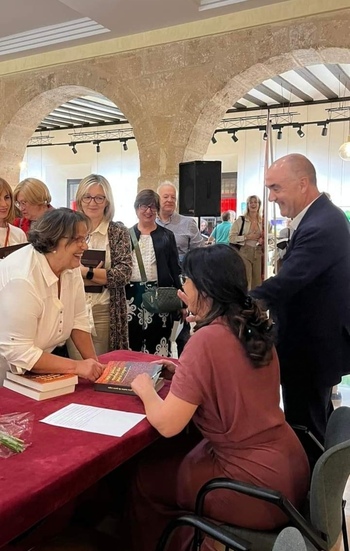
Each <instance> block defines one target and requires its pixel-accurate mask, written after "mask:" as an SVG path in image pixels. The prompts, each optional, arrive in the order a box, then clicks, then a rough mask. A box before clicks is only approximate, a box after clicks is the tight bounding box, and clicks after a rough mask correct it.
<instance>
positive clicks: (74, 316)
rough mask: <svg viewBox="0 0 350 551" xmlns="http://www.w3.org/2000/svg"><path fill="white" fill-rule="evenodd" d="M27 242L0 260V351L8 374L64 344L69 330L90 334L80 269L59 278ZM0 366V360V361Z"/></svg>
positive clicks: (65, 273)
mask: <svg viewBox="0 0 350 551" xmlns="http://www.w3.org/2000/svg"><path fill="white" fill-rule="evenodd" d="M60 282H61V292H60V298H59V297H58V277H57V276H56V275H55V274H54V272H53V271H52V270H51V268H50V265H49V263H48V261H47V259H46V257H45V255H43V254H41V253H39V252H37V251H36V250H35V249H34V248H33V247H32V246H31V245H28V246H27V247H23V248H22V249H19V250H18V251H16V252H14V253H12V254H10V255H9V256H7V257H6V258H5V259H4V260H2V261H1V263H0V312H1V318H2V319H1V324H0V354H1V355H2V356H3V358H5V368H7V369H9V368H10V369H11V371H13V372H14V373H23V372H24V371H25V370H28V369H31V368H32V367H33V366H34V365H35V364H36V362H37V361H38V360H39V358H40V357H41V355H42V353H43V352H52V350H53V349H54V348H55V347H56V346H58V345H62V344H64V343H65V341H66V340H67V339H68V337H69V336H70V334H71V332H72V330H73V329H80V330H82V331H86V332H88V333H90V326H89V320H88V316H87V309H86V301H85V293H84V284H83V279H82V277H81V273H80V268H76V269H74V270H65V271H64V272H62V274H61V277H60ZM2 367H3V368H4V362H2Z"/></svg>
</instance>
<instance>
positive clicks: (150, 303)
mask: <svg viewBox="0 0 350 551" xmlns="http://www.w3.org/2000/svg"><path fill="white" fill-rule="evenodd" d="M130 236H131V240H132V243H133V245H134V250H135V254H136V258H137V263H138V265H139V270H140V275H141V281H142V282H143V283H144V284H145V288H146V291H145V292H144V293H143V294H142V303H143V307H144V308H145V310H147V311H148V312H150V313H151V314H167V313H169V312H175V310H181V308H182V301H181V300H180V299H179V297H178V296H177V289H176V288H175V287H157V286H156V285H152V284H148V283H147V276H146V270H145V266H144V264H143V260H142V255H141V250H140V246H139V242H138V240H137V238H136V234H135V231H134V228H131V229H130Z"/></svg>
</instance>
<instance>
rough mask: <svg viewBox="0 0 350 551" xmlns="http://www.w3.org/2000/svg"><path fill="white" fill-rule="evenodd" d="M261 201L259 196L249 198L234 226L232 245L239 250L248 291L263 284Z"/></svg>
mask: <svg viewBox="0 0 350 551" xmlns="http://www.w3.org/2000/svg"><path fill="white" fill-rule="evenodd" d="M260 209H261V200H260V199H259V197H258V196H257V195H250V196H249V197H248V198H247V208H246V211H245V213H244V215H243V216H239V217H238V218H237V220H236V221H235V222H234V223H233V224H232V228H231V231H230V235H229V242H230V244H232V245H234V246H235V248H237V249H238V251H239V254H240V255H241V257H242V259H243V262H244V265H245V269H246V272H247V280H248V290H250V289H254V288H255V287H257V286H258V285H260V284H261V281H262V277H261V272H262V244H263V223H262V217H261V214H260Z"/></svg>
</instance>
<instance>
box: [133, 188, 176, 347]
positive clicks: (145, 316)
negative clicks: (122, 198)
mask: <svg viewBox="0 0 350 551" xmlns="http://www.w3.org/2000/svg"><path fill="white" fill-rule="evenodd" d="M134 207H135V211H136V215H137V218H138V223H137V224H135V226H133V228H132V229H133V230H134V232H135V235H136V239H137V241H138V243H139V247H140V252H141V256H142V260H143V264H144V268H145V272H146V277H147V282H148V283H149V284H151V283H152V284H157V285H158V286H159V287H176V288H177V289H180V287H181V284H180V277H179V275H180V272H181V268H180V264H179V257H178V252H177V247H176V242H175V237H174V234H173V232H171V231H169V230H167V229H166V228H163V227H161V226H158V225H157V224H156V222H155V219H156V216H157V214H158V211H159V195H158V194H157V193H156V192H155V191H153V190H151V189H144V190H142V191H140V192H139V193H138V194H137V196H136V199H135V203H134ZM132 260H133V265H132V275H131V281H130V283H129V284H128V285H127V286H126V298H127V302H128V323H129V345H130V348H131V350H137V351H141V352H145V353H148V354H157V355H159V356H169V355H170V343H169V337H170V333H171V329H172V323H173V319H172V315H171V314H169V313H166V314H151V313H150V312H148V311H147V310H145V308H143V304H142V294H143V293H144V292H145V290H146V288H145V283H144V282H142V281H141V279H142V278H141V274H140V268H139V264H138V261H137V257H136V253H135V250H134V247H133V251H132Z"/></svg>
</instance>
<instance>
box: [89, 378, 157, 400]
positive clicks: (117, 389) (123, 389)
mask: <svg viewBox="0 0 350 551" xmlns="http://www.w3.org/2000/svg"><path fill="white" fill-rule="evenodd" d="M163 386H164V379H163V378H159V379H158V381H157V382H156V384H155V385H154V388H155V390H156V392H158V391H159V390H160V389H161V388H163ZM95 390H98V391H101V392H114V393H115V394H127V395H129V396H136V394H135V392H134V391H133V390H132V388H131V386H118V385H109V384H102V385H100V386H99V388H96V387H95Z"/></svg>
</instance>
